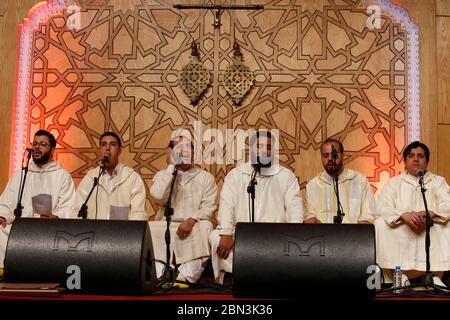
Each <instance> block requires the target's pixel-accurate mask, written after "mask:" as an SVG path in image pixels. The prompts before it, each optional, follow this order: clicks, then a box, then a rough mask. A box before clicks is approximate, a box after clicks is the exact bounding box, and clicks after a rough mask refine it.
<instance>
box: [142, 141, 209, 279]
mask: <svg viewBox="0 0 450 320" xmlns="http://www.w3.org/2000/svg"><path fill="white" fill-rule="evenodd" d="M193 159H194V146H193V144H192V142H191V141H190V140H189V139H188V137H186V136H176V137H174V138H173V139H172V140H171V141H170V143H169V146H168V149H167V156H166V161H167V164H168V166H167V168H166V169H165V170H162V171H159V172H157V173H156V174H155V176H154V177H153V184H152V186H151V188H150V194H151V196H152V197H153V198H154V199H155V200H156V201H157V202H158V203H159V204H161V208H160V209H159V211H158V212H157V215H156V218H155V221H150V222H149V224H150V229H151V234H152V240H153V247H154V254H155V260H156V273H157V276H158V278H160V277H161V276H162V275H163V271H164V269H165V265H166V261H167V256H166V248H167V246H166V242H165V238H164V235H165V231H166V228H167V225H166V219H165V215H164V213H165V207H163V205H164V206H166V205H167V200H168V197H169V193H170V187H171V182H172V178H173V172H174V170H175V167H176V168H177V170H178V171H177V176H176V180H175V184H174V188H173V192H172V197H171V203H170V205H171V208H173V216H172V223H171V225H170V238H171V239H170V251H169V252H170V265H171V266H170V267H172V266H173V265H177V266H178V271H179V275H178V280H182V281H188V282H191V283H196V282H197V281H198V280H199V278H200V277H201V275H202V273H203V270H204V268H205V262H206V260H207V259H208V258H209V256H210V248H209V243H208V236H209V233H210V232H211V230H212V228H213V226H212V223H211V220H212V217H213V214H214V211H215V210H216V208H217V205H216V194H217V187H216V183H215V179H214V177H213V176H212V175H211V174H210V173H209V172H207V171H205V170H202V169H200V168H199V167H197V166H195V165H194V164H193ZM178 286H179V287H183V286H182V285H181V284H178Z"/></svg>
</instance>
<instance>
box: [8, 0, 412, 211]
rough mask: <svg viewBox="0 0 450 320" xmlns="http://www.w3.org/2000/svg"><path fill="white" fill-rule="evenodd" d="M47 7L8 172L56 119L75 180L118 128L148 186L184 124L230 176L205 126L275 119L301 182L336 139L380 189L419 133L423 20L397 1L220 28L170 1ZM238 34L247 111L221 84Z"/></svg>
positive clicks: (299, 8)
mask: <svg viewBox="0 0 450 320" xmlns="http://www.w3.org/2000/svg"><path fill="white" fill-rule="evenodd" d="M49 3H53V9H52V10H53V11H52V13H51V14H48V18H47V19H41V21H38V22H35V24H34V25H31V26H30V25H28V28H29V29H30V30H32V32H31V33H30V35H29V41H30V49H29V50H30V51H29V55H26V54H24V57H23V59H29V60H28V63H29V68H30V69H29V76H28V77H27V76H26V72H25V71H24V72H25V76H24V77H25V82H20V81H21V79H20V77H19V78H18V79H17V81H18V85H17V87H18V90H23V91H21V94H19V95H18V96H19V97H22V98H19V97H18V100H17V102H16V114H19V115H20V112H23V114H24V118H25V124H23V126H22V127H21V124H20V119H19V120H17V121H18V122H17V123H16V124H15V128H16V129H15V139H16V146H15V147H16V149H17V150H19V151H17V153H14V154H15V158H13V161H12V164H11V165H12V168H15V167H17V165H18V162H19V161H18V160H17V159H19V158H20V156H18V155H20V153H21V150H22V148H23V147H24V145H25V144H26V142H29V141H30V139H32V135H33V133H34V132H35V131H36V130H37V129H38V128H47V129H49V130H51V131H52V132H53V133H54V134H55V135H56V136H57V139H58V148H57V159H58V160H59V161H60V162H61V163H62V164H63V165H64V166H65V167H66V168H67V169H68V170H70V172H71V173H72V175H73V177H74V179H75V180H76V181H79V180H80V179H81V178H82V177H83V176H84V174H85V173H86V172H87V171H88V170H89V169H90V168H91V167H93V166H96V163H97V161H98V159H99V155H98V154H97V153H96V146H97V145H98V139H99V136H100V134H101V133H102V132H103V131H105V130H113V131H117V132H119V133H120V135H121V136H122V137H123V140H124V150H123V151H124V152H123V154H122V161H123V162H124V163H126V164H127V165H130V166H132V167H133V168H134V169H135V170H137V171H138V172H139V173H140V174H141V175H142V176H143V178H144V180H145V181H146V183H147V188H148V186H150V185H151V179H152V177H153V175H154V174H155V173H156V172H157V171H158V170H160V169H162V168H164V167H165V147H166V146H167V143H168V140H169V138H170V135H171V133H172V131H174V130H176V129H178V128H186V129H188V130H189V131H190V132H191V133H192V135H193V136H195V137H196V138H197V140H200V143H201V144H202V146H203V148H202V150H201V151H202V152H201V154H200V160H203V161H201V165H202V166H203V167H205V168H206V169H208V170H209V171H210V172H212V173H213V174H214V175H215V176H216V177H217V181H218V182H219V184H221V181H222V180H223V177H224V176H225V174H226V173H227V172H229V170H231V169H232V168H233V167H234V163H233V162H231V163H227V161H225V160H224V161H219V160H220V159H221V156H222V157H225V152H226V151H225V146H224V145H223V144H222V143H220V142H221V140H222V139H219V138H218V137H217V134H216V136H215V139H212V140H211V139H209V138H208V137H211V136H214V134H211V133H212V132H213V131H208V129H218V130H220V131H221V133H222V136H223V137H226V130H227V129H233V130H235V129H243V130H246V129H256V128H267V129H278V130H279V146H280V150H279V153H280V161H281V162H282V163H283V165H285V166H287V167H288V168H290V169H291V170H293V171H294V172H295V174H296V175H297V176H298V178H299V182H300V184H301V187H302V188H304V187H305V185H306V182H307V181H308V180H309V179H310V178H312V177H313V176H314V175H316V174H317V173H318V172H319V171H320V170H322V167H321V163H320V160H319V159H320V151H319V148H320V144H321V142H322V141H323V140H324V139H326V138H327V137H334V138H338V139H340V140H341V141H343V143H344V146H345V148H346V155H347V157H346V160H345V161H346V163H347V165H348V166H349V167H351V168H354V169H356V170H359V171H361V172H363V173H364V174H366V175H367V176H368V177H369V180H370V181H371V183H372V185H373V186H374V188H375V189H376V188H377V187H378V186H379V185H380V184H382V183H383V181H385V180H386V179H387V178H389V176H393V175H395V174H397V173H398V172H399V171H400V170H402V169H403V165H402V158H401V152H402V150H403V148H404V146H405V144H406V143H408V142H409V141H410V140H412V139H417V138H419V130H418V126H419V123H418V121H419V116H418V114H419V113H418V107H419V105H418V58H417V50H418V40H417V28H416V27H415V26H414V24H413V23H411V21H410V20H409V17H408V15H407V13H406V12H405V11H404V10H402V9H401V8H397V7H395V6H394V5H393V4H391V3H389V2H383V3H384V4H383V5H381V2H380V3H379V1H375V3H378V5H379V8H380V9H381V10H380V12H379V13H380V15H378V13H371V12H369V13H367V11H366V8H367V5H368V1H365V2H364V3H360V1H357V0H354V1H350V0H308V1H305V0H302V1H278V0H276V1H254V2H252V3H253V4H254V3H258V4H263V5H264V10H254V11H228V10H227V11H223V13H222V14H221V26H220V28H214V26H213V21H214V14H213V12H212V11H211V10H206V9H203V10H202V9H197V10H178V9H174V8H173V4H175V3H178V2H175V1H138V0H135V1H132V0H128V1H83V2H82V5H80V7H81V10H80V13H79V16H77V19H79V20H73V19H75V18H74V17H75V16H74V14H71V15H70V17H69V14H67V11H66V9H67V7H66V6H65V4H64V3H63V1H49ZM203 3H205V2H203ZM236 3H238V4H239V3H240V4H246V3H248V2H247V1H241V2H239V1H237V2H236ZM369 4H370V3H369ZM58 10H59V11H58ZM41 14H43V13H41ZM374 14H375V16H374ZM30 20H31V21H33V20H32V17H31V19H30ZM67 21H69V22H70V28H69V27H68V22H67ZM375 22H376V23H378V22H379V27H378V28H372V29H370V28H369V27H368V26H373V23H375ZM73 23H75V25H76V23H79V25H76V26H77V28H74V25H73ZM371 23H372V25H371ZM26 27H27V24H26V22H25V23H24V30H27V29H26ZM24 39H25V40H24ZM26 40H27V39H26V36H22V41H26ZM194 40H195V41H196V42H197V44H198V45H199V52H200V61H201V62H202V63H203V64H204V66H205V67H206V68H208V69H209V70H211V85H210V87H209V88H208V90H207V91H206V93H205V95H204V97H203V98H201V99H200V101H199V102H198V103H197V105H195V106H193V105H191V103H190V101H189V99H188V98H187V97H186V96H185V95H184V93H183V91H182V90H181V88H180V86H179V79H178V77H179V71H180V70H181V68H182V66H183V65H185V64H187V63H188V62H189V58H190V52H191V44H192V41H194ZM235 42H238V44H239V46H240V48H241V52H242V54H243V61H244V63H245V64H246V65H247V66H249V67H250V69H251V70H252V71H253V74H254V76H255V79H254V84H253V88H252V89H251V91H250V92H249V94H248V95H247V96H246V97H245V98H244V100H243V101H242V103H241V105H239V106H235V105H233V102H232V100H231V97H230V96H229V95H228V94H227V93H226V91H225V89H224V88H223V86H222V72H223V71H224V70H225V69H226V68H227V67H228V66H229V65H230V64H231V63H232V62H233V44H234V43H235ZM27 81H28V82H27ZM25 93H26V94H27V95H26V96H25ZM21 99H22V100H21ZM23 100H25V101H27V106H26V107H21V106H22V104H23V103H22V102H21V101H23ZM199 123H200V124H201V126H202V131H201V132H200V131H199V130H194V127H195V126H196V125H197V126H198V125H199ZM21 128H22V130H23V132H25V133H24V135H23V137H24V141H25V143H22V140H21V139H20V138H21V137H22V136H21V135H20V132H21ZM197 128H198V127H197ZM223 137H222V138H223ZM197 142H198V141H197ZM222 142H223V141H222ZM216 144H217V145H216ZM216 147H218V149H219V150H221V152H219V153H217V152H216V153H215V152H214V150H215V149H217V148H216ZM211 150H213V151H211ZM211 157H212V161H211ZM205 158H208V159H209V160H208V161H207V162H206V161H204V159H205ZM214 159H215V160H216V161H214ZM147 191H148V190H147ZM149 203H150V204H151V208H152V209H151V210H155V209H156V206H155V204H154V203H153V202H152V201H150V199H149Z"/></svg>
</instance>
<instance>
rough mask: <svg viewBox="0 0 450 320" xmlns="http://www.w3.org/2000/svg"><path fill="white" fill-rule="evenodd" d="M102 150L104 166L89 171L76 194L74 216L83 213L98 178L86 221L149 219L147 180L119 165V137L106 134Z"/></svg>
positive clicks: (114, 134)
mask: <svg viewBox="0 0 450 320" xmlns="http://www.w3.org/2000/svg"><path fill="white" fill-rule="evenodd" d="M99 151H100V154H101V156H102V164H101V165H100V166H98V167H97V168H95V169H92V170H90V171H89V172H88V173H87V175H86V176H85V177H84V178H83V180H81V182H80V184H79V186H78V188H77V192H76V197H75V207H74V213H75V214H79V213H80V209H81V207H82V205H83V203H84V202H85V201H86V199H87V197H88V195H89V192H90V191H91V189H92V186H93V184H94V179H98V185H97V186H96V187H95V189H94V191H93V192H92V194H91V197H90V198H89V201H88V202H87V216H86V218H88V219H109V220H147V219H148V217H147V213H146V211H145V195H146V193H145V185H144V181H143V180H142V178H141V176H140V175H139V174H138V173H137V172H136V171H134V170H133V169H132V168H130V167H127V166H125V165H124V164H122V163H120V162H119V155H120V153H121V152H122V141H121V140H120V138H119V136H118V135H117V134H116V133H115V132H109V131H108V132H105V133H103V134H102V135H101V136H100V146H99Z"/></svg>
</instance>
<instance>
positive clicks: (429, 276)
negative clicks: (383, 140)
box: [419, 174, 434, 287]
mask: <svg viewBox="0 0 450 320" xmlns="http://www.w3.org/2000/svg"><path fill="white" fill-rule="evenodd" d="M419 184H420V192H421V193H422V199H423V204H424V206H425V255H426V269H427V271H426V273H425V276H424V284H425V285H426V286H427V287H430V286H434V283H433V273H431V272H430V268H431V267H430V228H431V227H432V226H433V220H432V219H431V217H430V212H429V211H428V204H427V198H426V197H425V192H426V191H427V189H425V184H424V182H423V174H421V175H420V179H419Z"/></svg>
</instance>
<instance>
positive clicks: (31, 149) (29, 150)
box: [25, 148, 36, 154]
mask: <svg viewBox="0 0 450 320" xmlns="http://www.w3.org/2000/svg"><path fill="white" fill-rule="evenodd" d="M25 150H26V151H28V152H29V153H30V154H33V153H35V152H36V150H34V148H26V149H25Z"/></svg>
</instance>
